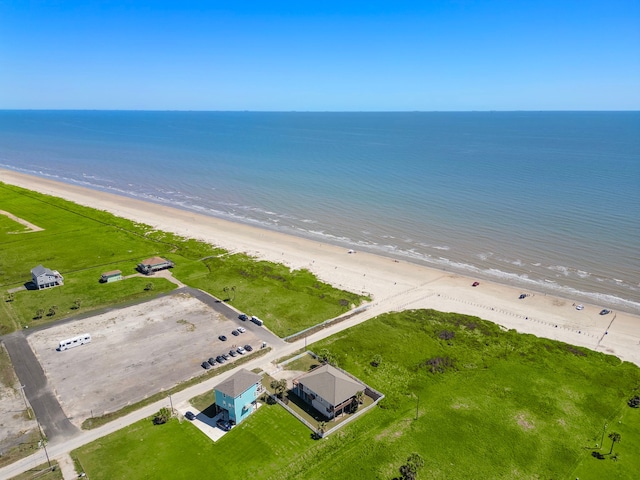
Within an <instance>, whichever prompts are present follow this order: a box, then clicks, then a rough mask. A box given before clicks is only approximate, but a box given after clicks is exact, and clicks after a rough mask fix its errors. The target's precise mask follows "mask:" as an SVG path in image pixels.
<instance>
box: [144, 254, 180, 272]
mask: <svg viewBox="0 0 640 480" xmlns="http://www.w3.org/2000/svg"><path fill="white" fill-rule="evenodd" d="M173 265H174V263H173V262H172V261H171V260H167V259H166V258H162V257H151V258H147V259H146V260H143V261H142V262H140V263H139V264H138V267H137V268H138V271H139V272H140V273H144V274H145V275H150V274H152V273H154V272H157V271H159V270H164V269H166V268H173Z"/></svg>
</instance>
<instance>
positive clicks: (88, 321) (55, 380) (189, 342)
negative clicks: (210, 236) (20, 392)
mask: <svg viewBox="0 0 640 480" xmlns="http://www.w3.org/2000/svg"><path fill="white" fill-rule="evenodd" d="M177 292H178V293H174V294H172V295H168V296H163V297H160V298H157V299H155V300H151V301H148V302H145V303H140V304H137V305H133V306H129V307H125V308H122V309H117V310H111V311H108V312H105V313H102V314H99V315H95V316H91V317H85V318H81V319H78V320H76V321H72V322H64V323H61V324H58V325H54V326H51V327H49V328H45V329H42V330H37V331H33V332H32V333H30V334H29V335H28V336H27V340H28V342H29V346H30V347H31V350H33V352H34V353H35V356H34V357H33V359H32V360H31V362H30V364H32V365H34V368H40V365H41V366H42V369H43V371H44V373H45V375H46V379H47V381H48V385H49V386H50V388H51V391H52V392H54V393H55V396H56V398H57V400H58V402H59V403H60V405H61V406H62V410H64V413H65V414H66V417H67V418H68V419H69V420H70V421H71V422H72V423H73V424H74V425H76V426H77V427H80V426H81V425H82V422H83V421H84V420H86V419H87V418H90V417H94V416H96V417H97V416H101V415H103V414H105V413H108V412H114V411H117V410H119V409H121V408H123V407H125V406H126V405H129V404H132V403H136V402H137V401H140V400H142V399H144V398H146V397H148V396H150V395H153V394H155V393H157V392H159V391H160V392H161V391H163V390H168V389H170V388H172V387H174V386H175V385H177V384H179V383H182V382H184V381H186V380H189V379H191V378H193V377H196V376H198V375H202V374H203V373H204V372H205V370H204V369H203V368H202V366H201V363H202V362H203V361H206V360H207V359H208V358H209V357H216V356H218V355H220V354H222V353H226V352H229V350H230V349H232V348H233V349H235V348H237V347H238V346H241V345H242V346H244V345H246V344H250V345H251V346H253V347H254V348H258V347H259V346H260V344H261V343H262V341H263V338H262V337H258V335H256V333H257V334H268V331H267V330H266V329H260V328H259V327H257V326H256V328H251V327H250V326H248V325H247V327H246V328H247V332H246V333H244V334H242V335H239V336H237V337H236V336H233V335H232V334H231V331H232V330H234V329H235V328H237V327H238V326H240V325H241V324H243V325H244V323H245V322H241V321H240V320H237V319H236V320H233V319H232V318H233V317H232V318H228V317H227V316H225V315H223V314H221V313H220V312H219V311H216V310H214V309H213V308H212V305H215V306H216V307H218V309H228V310H229V312H226V311H225V313H227V314H228V315H229V316H235V317H237V313H236V312H235V311H233V310H232V309H229V307H227V306H224V305H222V304H220V303H216V300H215V299H213V298H211V297H209V296H207V295H206V294H202V292H199V291H197V290H192V289H180V290H178V291H177ZM189 292H191V293H194V294H196V295H198V296H199V297H201V298H195V297H194V296H193V295H191V293H189ZM201 300H204V301H201ZM83 333H89V334H91V342H90V343H88V344H86V345H82V346H79V347H75V348H72V349H69V350H66V351H62V352H60V351H56V347H57V346H58V342H59V341H60V340H63V339H66V338H71V337H74V336H76V335H80V334H83ZM219 335H225V336H226V337H227V338H228V340H227V341H225V342H223V341H221V340H219V339H218V336H219ZM269 339H270V340H272V339H271V338H269ZM36 359H37V360H36ZM212 368H214V369H215V368H216V367H212ZM20 378H22V377H21V376H20Z"/></svg>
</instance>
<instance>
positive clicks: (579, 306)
mask: <svg viewBox="0 0 640 480" xmlns="http://www.w3.org/2000/svg"><path fill="white" fill-rule="evenodd" d="M576 310H584V305H582V304H580V305H576Z"/></svg>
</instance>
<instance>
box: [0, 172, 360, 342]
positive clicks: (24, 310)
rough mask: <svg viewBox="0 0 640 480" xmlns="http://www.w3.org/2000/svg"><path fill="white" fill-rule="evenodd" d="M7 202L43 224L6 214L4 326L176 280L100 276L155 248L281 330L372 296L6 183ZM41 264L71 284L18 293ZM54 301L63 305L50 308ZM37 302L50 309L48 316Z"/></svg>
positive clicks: (1, 267) (141, 293)
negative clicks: (21, 221)
mask: <svg viewBox="0 0 640 480" xmlns="http://www.w3.org/2000/svg"><path fill="white" fill-rule="evenodd" d="M0 205H2V209H3V210H5V211H8V212H10V213H12V214H13V215H16V216H17V217H19V218H22V219H24V220H27V221H29V222H31V223H33V224H35V225H37V226H38V227H41V228H43V229H44V230H42V231H39V232H27V231H26V229H25V228H24V227H23V226H22V225H20V224H19V223H17V222H15V221H14V220H11V219H9V218H8V217H6V216H4V215H0V293H2V295H1V296H0V297H1V298H2V300H3V301H2V302H1V304H0V335H2V334H5V333H9V332H11V331H13V330H16V329H19V328H24V327H26V326H29V327H34V326H37V325H40V324H43V323H47V322H51V321H55V320H58V319H61V318H65V317H68V316H70V315H76V314H79V313H83V312H87V311H92V310H95V309H99V308H103V307H106V306H113V305H117V304H124V303H129V302H132V301H136V300H139V299H144V298H151V297H153V296H155V295H156V294H158V293H161V292H165V291H169V290H171V289H173V288H175V286H174V285H173V284H171V283H170V282H168V281H166V280H164V279H161V278H153V277H150V278H146V277H145V278H129V279H126V280H123V281H120V282H115V283H110V284H99V283H98V280H99V278H100V275H101V274H102V273H103V272H105V271H109V270H122V272H123V275H130V274H133V273H135V270H134V269H135V266H136V265H137V263H138V262H139V261H140V260H143V259H145V258H149V257H152V256H156V255H157V256H163V257H166V258H169V259H171V260H173V261H174V262H175V263H176V267H175V268H174V269H173V270H172V272H173V274H174V276H175V277H176V278H178V279H180V280H182V281H183V282H184V283H185V284H187V285H190V286H193V287H197V288H200V289H202V290H205V291H207V292H209V293H211V294H212V295H214V296H216V297H218V298H222V299H228V301H231V302H233V303H234V305H235V306H237V307H238V308H240V309H242V310H245V311H247V312H251V313H252V314H254V315H258V316H260V317H261V318H262V319H263V320H265V322H267V325H268V327H269V328H270V329H271V330H272V331H274V332H275V333H277V334H279V335H282V336H284V335H287V334H289V333H293V332H296V331H298V330H301V329H303V328H306V327H309V326H312V325H315V324H318V323H320V322H323V321H324V320H327V319H329V318H332V317H335V316H337V315H340V314H341V313H344V312H346V311H348V310H349V309H350V308H351V306H352V305H359V304H360V303H361V302H362V301H363V300H365V297H360V296H358V295H355V294H351V293H348V292H343V291H341V290H338V289H335V288H333V287H331V286H329V285H327V284H324V283H322V282H319V281H318V280H317V279H316V278H315V276H313V275H312V274H311V273H310V272H307V271H290V270H289V269H288V268H287V267H284V266H282V265H278V264H274V263H269V262H260V261H256V260H255V259H253V258H250V257H248V256H246V255H241V254H236V255H229V254H228V252H226V251H224V250H223V249H220V248H216V247H215V246H212V245H208V244H206V243H203V242H200V241H196V240H191V239H185V238H182V237H179V236H177V235H174V234H172V233H167V232H162V231H158V230H154V229H153V228H151V227H149V226H148V225H143V224H138V223H135V222H132V221H129V220H126V219H123V218H118V217H115V216H113V215H111V214H109V213H107V212H103V211H99V210H94V209H91V208H87V207H83V206H80V205H77V204H74V203H71V202H68V201H65V200H62V199H59V198H55V197H50V196H47V195H40V194H38V193H36V192H31V191H29V190H24V189H21V188H18V187H13V186H10V185H5V184H2V183H0ZM39 264H42V265H43V266H45V267H47V268H50V269H52V270H58V271H59V272H60V273H61V274H62V275H63V276H64V282H65V284H64V285H63V286H60V287H56V288H52V289H47V290H42V291H25V290H23V291H18V292H15V293H14V294H13V297H12V298H11V299H9V293H8V292H9V290H10V289H15V288H18V287H20V286H22V285H24V284H25V283H27V282H30V281H31V273H30V272H31V269H32V268H34V267H35V266H37V265H39ZM148 283H151V284H153V289H152V290H145V287H146V286H147V284H148ZM6 300H10V301H6ZM53 306H55V307H57V308H56V311H55V314H53V315H49V311H50V309H51V307H53ZM38 310H43V311H44V314H43V315H42V317H41V318H40V317H39V315H37V312H38Z"/></svg>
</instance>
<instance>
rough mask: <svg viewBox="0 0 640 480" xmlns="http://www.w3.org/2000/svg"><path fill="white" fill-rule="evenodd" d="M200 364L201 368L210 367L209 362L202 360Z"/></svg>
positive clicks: (206, 368) (207, 368)
mask: <svg viewBox="0 0 640 480" xmlns="http://www.w3.org/2000/svg"><path fill="white" fill-rule="evenodd" d="M200 365H202V368H204V369H205V370H209V369H210V368H211V365H209V362H202V363H201V364H200Z"/></svg>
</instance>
